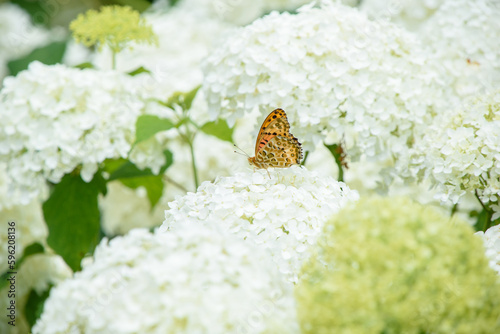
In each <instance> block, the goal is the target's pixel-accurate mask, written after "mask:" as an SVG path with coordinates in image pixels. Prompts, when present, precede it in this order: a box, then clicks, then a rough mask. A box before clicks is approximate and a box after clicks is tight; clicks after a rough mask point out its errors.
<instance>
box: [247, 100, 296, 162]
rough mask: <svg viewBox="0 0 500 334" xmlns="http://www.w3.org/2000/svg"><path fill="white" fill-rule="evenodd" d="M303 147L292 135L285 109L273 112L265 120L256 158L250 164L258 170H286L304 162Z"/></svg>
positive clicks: (259, 137) (249, 160)
mask: <svg viewBox="0 0 500 334" xmlns="http://www.w3.org/2000/svg"><path fill="white" fill-rule="evenodd" d="M302 158H303V155H302V147H301V144H300V142H299V140H298V139H297V138H295V137H294V136H293V135H292V134H291V133H290V124H289V123H288V119H287V117H286V113H285V111H284V110H283V109H275V110H273V111H272V112H271V113H270V114H269V115H268V116H267V117H266V119H265V120H264V122H263V123H262V126H261V128H260V131H259V135H258V136H257V142H256V144H255V157H251V158H248V162H249V163H250V164H251V165H253V166H254V167H257V168H262V169H267V168H269V167H275V168H286V167H290V166H292V165H298V164H300V162H301V161H302Z"/></svg>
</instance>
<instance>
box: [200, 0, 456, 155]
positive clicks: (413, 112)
mask: <svg viewBox="0 0 500 334" xmlns="http://www.w3.org/2000/svg"><path fill="white" fill-rule="evenodd" d="M429 58H430V56H429V55H428V54H427V53H426V52H425V51H424V50H423V47H421V45H420V43H419V41H418V40H417V39H416V37H415V36H414V35H412V34H410V33H408V32H405V31H404V30H402V29H400V28H398V27H396V26H394V25H392V24H389V23H385V22H381V23H378V22H372V21H370V20H368V18H367V17H366V16H365V15H364V14H362V13H360V12H359V11H358V10H356V9H353V8H349V7H346V6H342V5H333V4H332V5H327V4H324V5H323V7H322V8H310V6H309V7H304V8H302V9H301V10H300V12H299V13H298V14H296V15H291V14H288V13H283V14H278V13H276V12H273V13H271V14H270V15H268V16H266V17H264V18H262V19H259V20H257V21H255V22H254V23H252V24H251V25H249V26H247V27H245V28H242V29H240V30H238V31H237V32H236V33H235V34H234V35H232V36H231V37H230V38H229V39H228V40H227V41H226V42H225V43H224V44H223V45H221V47H220V48H218V49H217V50H216V51H215V52H213V53H212V54H211V55H210V56H209V57H208V59H207V62H206V64H205V66H204V71H205V79H204V92H205V93H206V95H207V99H208V103H209V108H210V110H211V113H212V117H214V118H215V117H217V116H220V117H223V118H227V119H228V120H229V122H230V123H231V124H233V122H234V121H235V120H236V119H238V118H241V117H242V115H243V114H244V113H245V112H250V111H252V110H253V109H255V108H258V109H259V110H260V112H261V117H262V118H264V117H265V116H266V115H267V114H268V113H269V112H270V111H271V110H273V109H274V108H276V107H281V108H283V109H285V110H286V112H287V114H288V116H289V120H290V122H291V128H292V132H293V134H294V135H295V136H296V137H297V138H299V140H301V141H302V143H303V144H304V146H305V147H306V148H307V149H313V148H314V146H315V145H316V144H317V143H318V142H320V141H323V140H324V139H325V138H326V137H327V136H328V137H331V135H332V134H335V136H333V137H335V139H336V140H337V141H338V140H340V138H341V137H342V134H344V135H345V141H346V145H347V147H346V152H347V154H348V155H349V156H350V158H351V159H352V160H356V159H357V158H359V157H360V156H361V155H362V154H366V155H367V156H369V157H374V156H378V155H382V156H383V157H384V158H385V157H386V156H387V155H389V156H390V155H391V154H393V155H398V154H404V153H406V151H407V150H408V148H407V147H408V143H410V142H411V141H412V139H413V136H414V133H415V131H416V130H415V129H416V128H418V127H422V125H423V124H426V123H427V122H429V121H430V119H431V118H432V116H433V114H434V113H437V112H438V111H440V110H441V108H442V107H444V106H443V105H442V104H443V101H442V99H443V97H444V96H448V93H447V92H448V90H449V88H448V87H446V86H445V85H444V84H443V83H442V82H440V78H439V76H438V74H437V73H436V71H435V70H434V69H433V66H434V65H433V63H431V62H429V61H428V59H429ZM450 102H451V101H450V100H447V103H450Z"/></svg>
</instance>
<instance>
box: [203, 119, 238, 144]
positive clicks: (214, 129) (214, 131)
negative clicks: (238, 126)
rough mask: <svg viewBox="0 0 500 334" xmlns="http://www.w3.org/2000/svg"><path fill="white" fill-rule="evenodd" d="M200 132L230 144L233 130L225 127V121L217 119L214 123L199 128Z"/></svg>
mask: <svg viewBox="0 0 500 334" xmlns="http://www.w3.org/2000/svg"><path fill="white" fill-rule="evenodd" d="M201 131H203V132H205V133H206V134H209V135H212V136H215V137H217V138H219V139H222V140H225V141H228V142H230V143H232V142H233V129H231V128H230V127H229V126H228V125H227V122H226V121H225V120H222V119H218V120H217V121H214V122H208V123H205V124H204V125H203V126H202V127H201Z"/></svg>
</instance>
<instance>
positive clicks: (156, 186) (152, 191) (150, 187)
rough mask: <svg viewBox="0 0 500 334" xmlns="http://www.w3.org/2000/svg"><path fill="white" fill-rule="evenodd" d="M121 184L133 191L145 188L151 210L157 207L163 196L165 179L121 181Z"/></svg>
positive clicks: (136, 178)
mask: <svg viewBox="0 0 500 334" xmlns="http://www.w3.org/2000/svg"><path fill="white" fill-rule="evenodd" d="M120 182H121V183H123V184H124V185H125V186H127V187H129V188H131V189H137V188H138V187H141V186H142V187H144V188H145V189H146V192H147V194H148V199H149V203H150V204H151V209H153V208H154V207H155V205H156V204H157V203H158V201H159V200H160V198H161V195H163V187H164V185H165V184H164V183H163V177H162V176H161V175H151V176H143V177H135V178H128V179H120Z"/></svg>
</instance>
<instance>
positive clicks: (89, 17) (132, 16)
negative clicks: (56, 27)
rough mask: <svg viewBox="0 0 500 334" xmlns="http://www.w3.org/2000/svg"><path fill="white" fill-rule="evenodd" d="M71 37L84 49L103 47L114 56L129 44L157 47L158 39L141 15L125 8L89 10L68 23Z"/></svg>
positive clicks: (105, 7) (107, 7) (112, 7)
mask: <svg viewBox="0 0 500 334" xmlns="http://www.w3.org/2000/svg"><path fill="white" fill-rule="evenodd" d="M69 28H70V29H71V30H72V31H73V37H74V38H75V40H76V41H77V42H79V43H82V44H84V45H85V46H93V45H96V44H97V45H98V48H99V50H101V49H102V47H103V46H104V45H105V44H106V45H108V46H109V47H110V49H111V51H112V52H113V53H114V54H116V53H118V52H120V51H121V50H123V49H124V48H125V47H127V46H128V44H129V43H130V42H136V43H147V44H158V37H157V36H156V35H155V33H154V32H153V29H152V27H151V25H149V24H147V23H146V20H145V19H144V18H142V17H141V15H140V13H139V12H137V11H135V10H133V9H132V8H131V7H128V6H104V7H101V11H100V12H98V11H96V10H92V9H91V10H89V11H87V12H86V13H85V14H80V15H78V17H77V18H76V19H75V20H74V21H73V22H71V24H70V26H69Z"/></svg>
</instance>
